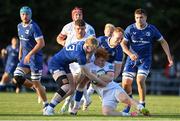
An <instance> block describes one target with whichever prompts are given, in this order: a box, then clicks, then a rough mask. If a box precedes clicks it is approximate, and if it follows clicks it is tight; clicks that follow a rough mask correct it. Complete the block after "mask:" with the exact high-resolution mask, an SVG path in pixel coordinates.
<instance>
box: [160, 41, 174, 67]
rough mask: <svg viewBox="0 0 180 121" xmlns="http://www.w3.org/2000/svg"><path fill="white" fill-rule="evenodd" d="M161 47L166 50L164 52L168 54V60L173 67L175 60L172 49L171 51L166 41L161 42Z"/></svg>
mask: <svg viewBox="0 0 180 121" xmlns="http://www.w3.org/2000/svg"><path fill="white" fill-rule="evenodd" d="M160 43H161V46H162V48H163V50H164V52H165V53H166V56H167V59H168V61H169V66H172V65H173V59H172V56H171V53H170V49H169V45H168V43H167V41H166V40H165V39H162V40H160Z"/></svg>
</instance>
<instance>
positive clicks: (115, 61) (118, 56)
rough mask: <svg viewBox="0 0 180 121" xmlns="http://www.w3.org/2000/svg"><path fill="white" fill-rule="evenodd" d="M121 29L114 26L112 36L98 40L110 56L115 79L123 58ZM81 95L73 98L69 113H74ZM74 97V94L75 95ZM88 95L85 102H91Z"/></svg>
mask: <svg viewBox="0 0 180 121" xmlns="http://www.w3.org/2000/svg"><path fill="white" fill-rule="evenodd" d="M123 32H124V31H123V29H122V28H120V27H116V28H115V29H114V32H113V34H112V37H109V38H101V39H100V40H99V47H101V48H104V49H106V50H107V51H108V54H109V56H110V58H109V59H108V62H109V63H111V66H112V68H114V72H115V74H114V79H116V78H117V77H118V76H119V74H120V72H121V65H122V62H121V61H122V58H123V52H122V48H121V46H120V42H121V40H122V37H123ZM81 84H82V85H80V86H79V88H80V87H81V89H79V90H82V88H83V83H81ZM82 93H83V92H82V91H81V92H80V91H79V92H76V95H81V96H82ZM81 96H77V99H75V105H74V108H73V110H72V111H71V114H76V112H77V109H78V108H79V105H80V104H79V102H80V100H81ZM75 97H76V96H75ZM90 100H91V99H90V97H89V98H87V100H86V102H91V101H90ZM89 105H90V103H87V104H86V106H84V107H85V108H88V106H89Z"/></svg>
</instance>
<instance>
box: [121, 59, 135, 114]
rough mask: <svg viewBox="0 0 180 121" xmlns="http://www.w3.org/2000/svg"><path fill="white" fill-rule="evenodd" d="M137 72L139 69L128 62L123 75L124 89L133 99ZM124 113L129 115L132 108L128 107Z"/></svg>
mask: <svg viewBox="0 0 180 121" xmlns="http://www.w3.org/2000/svg"><path fill="white" fill-rule="evenodd" d="M136 71H137V67H133V65H132V62H131V61H128V60H127V61H126V64H125V67H124V70H123V74H122V87H123V88H124V90H125V91H126V93H127V94H128V95H129V96H130V97H131V98H132V83H133V79H134V78H135V75H136ZM123 111H124V112H126V113H128V112H129V111H130V106H128V105H127V106H126V108H125V109H124V110H123Z"/></svg>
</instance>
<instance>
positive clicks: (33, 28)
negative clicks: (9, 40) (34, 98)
mask: <svg viewBox="0 0 180 121" xmlns="http://www.w3.org/2000/svg"><path fill="white" fill-rule="evenodd" d="M31 17H32V11H31V9H30V8H29V7H27V6H23V7H22V8H21V9H20V18H21V20H22V22H21V23H19V24H18V26H17V28H18V36H19V39H20V48H19V59H20V62H19V63H18V65H17V68H16V70H15V72H14V79H15V80H16V83H17V85H19V86H21V85H24V86H26V87H29V88H34V89H35V90H36V93H37V94H38V95H39V96H40V97H41V99H42V102H43V105H44V107H45V106H47V105H48V103H47V98H46V92H45V89H44V88H43V86H42V85H41V83H40V80H41V76H42V64H43V57H42V50H41V49H42V48H43V47H44V46H45V42H44V38H43V34H42V32H41V30H40V28H39V26H38V25H37V24H36V23H35V22H34V21H33V20H32V19H31ZM28 73H31V81H29V80H28V79H27V78H26V74H28Z"/></svg>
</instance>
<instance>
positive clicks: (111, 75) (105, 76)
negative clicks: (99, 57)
mask: <svg viewBox="0 0 180 121" xmlns="http://www.w3.org/2000/svg"><path fill="white" fill-rule="evenodd" d="M98 77H99V78H100V79H101V80H103V81H105V82H107V83H109V82H111V81H112V80H113V79H114V72H107V73H106V74H103V75H99V76H98Z"/></svg>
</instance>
